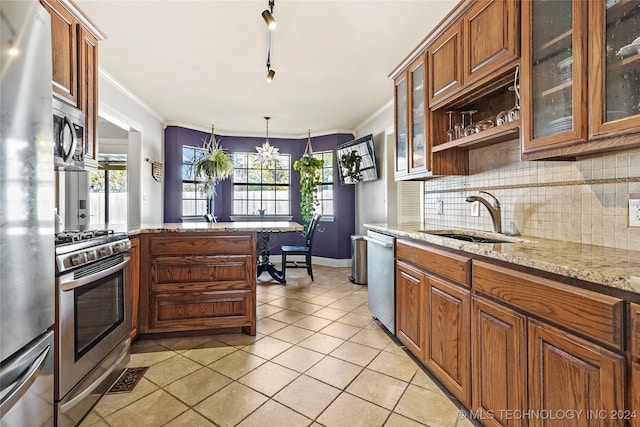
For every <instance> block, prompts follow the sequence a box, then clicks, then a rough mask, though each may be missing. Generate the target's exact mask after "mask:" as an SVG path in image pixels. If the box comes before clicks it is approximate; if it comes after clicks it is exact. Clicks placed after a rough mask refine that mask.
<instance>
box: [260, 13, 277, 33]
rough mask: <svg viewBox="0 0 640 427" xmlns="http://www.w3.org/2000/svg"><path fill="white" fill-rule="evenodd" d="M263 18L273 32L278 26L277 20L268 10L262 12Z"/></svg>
mask: <svg viewBox="0 0 640 427" xmlns="http://www.w3.org/2000/svg"><path fill="white" fill-rule="evenodd" d="M272 9H273V8H272ZM262 18H263V19H264V22H266V23H267V26H268V27H269V29H270V30H273V29H274V28H276V26H277V25H278V24H277V22H276V18H274V17H273V15H272V14H271V12H269V11H268V10H267V9H265V10H264V11H263V12H262Z"/></svg>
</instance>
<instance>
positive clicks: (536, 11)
mask: <svg viewBox="0 0 640 427" xmlns="http://www.w3.org/2000/svg"><path fill="white" fill-rule="evenodd" d="M522 18H523V19H522V76H523V78H522V79H521V82H522V100H523V117H524V119H523V126H522V133H521V135H522V147H523V151H522V153H523V155H522V158H523V159H524V160H537V159H546V158H562V157H570V156H579V155H586V154H593V153H600V152H606V151H613V150H619V149H622V148H630V147H636V146H640V138H639V137H638V134H639V133H640V52H639V51H638V48H639V47H640V39H639V37H640V30H638V28H640V4H639V3H638V1H637V0H610V1H605V0H593V1H589V2H585V1H582V0H573V1H542V0H532V1H526V2H523V3H522ZM636 40H637V42H636V43H635V44H634V41H636Z"/></svg>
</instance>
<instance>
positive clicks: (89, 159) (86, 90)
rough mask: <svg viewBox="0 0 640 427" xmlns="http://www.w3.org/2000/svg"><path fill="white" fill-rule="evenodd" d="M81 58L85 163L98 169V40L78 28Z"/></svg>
mask: <svg viewBox="0 0 640 427" xmlns="http://www.w3.org/2000/svg"><path fill="white" fill-rule="evenodd" d="M78 37H79V42H80V43H79V49H78V52H79V58H78V64H79V66H80V68H81V69H82V70H83V72H82V73H80V74H79V81H80V84H79V87H80V91H79V92H80V109H82V110H83V111H84V113H85V118H86V119H85V127H84V162H85V166H86V167H88V168H93V169H97V168H98V135H97V134H98V130H97V125H98V123H97V121H98V40H97V39H96V38H95V37H94V36H93V35H92V34H91V33H90V32H89V31H87V30H86V29H84V28H83V27H80V26H78Z"/></svg>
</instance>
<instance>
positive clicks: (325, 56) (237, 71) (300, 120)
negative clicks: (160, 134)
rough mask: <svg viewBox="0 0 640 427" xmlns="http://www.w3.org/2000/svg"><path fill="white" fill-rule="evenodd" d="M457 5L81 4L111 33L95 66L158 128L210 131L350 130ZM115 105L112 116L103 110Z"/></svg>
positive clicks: (387, 96)
mask: <svg viewBox="0 0 640 427" xmlns="http://www.w3.org/2000/svg"><path fill="white" fill-rule="evenodd" d="M457 2H458V1H457V0H413V1H403V0H387V1H374V0H339V1H330V0H276V1H275V9H274V13H273V15H274V17H275V18H276V20H277V23H278V27H277V28H276V29H275V30H274V33H273V42H272V53H271V66H272V69H274V70H275V71H276V76H275V79H274V81H273V82H272V83H267V82H266V80H265V76H266V56H267V55H266V50H267V29H266V24H265V22H264V21H263V19H262V17H261V12H262V11H263V10H264V9H266V8H267V6H268V1H267V0H263V1H243V0H199V1H185V0H162V1H161V0H156V1H149V0H127V1H120V0H108V1H107V0H76V3H77V4H78V6H79V7H80V8H81V9H83V10H84V12H85V13H86V14H87V15H88V16H89V17H91V19H92V21H93V22H94V23H95V24H96V25H97V26H98V27H99V28H100V29H101V30H102V31H103V32H104V33H105V34H106V35H107V37H108V38H107V39H106V40H104V41H102V42H101V43H100V53H99V55H100V56H99V61H100V68H101V69H102V70H103V71H105V72H107V73H108V74H109V75H110V76H112V77H113V78H114V79H115V80H117V81H118V82H120V84H122V85H123V86H124V87H125V88H127V89H128V90H129V91H130V92H132V93H133V94H135V95H136V96H137V97H138V98H140V99H141V100H142V101H143V102H144V103H146V104H147V105H148V106H149V107H151V109H153V110H154V111H155V112H157V113H158V114H159V115H160V116H162V118H163V119H164V121H165V123H166V124H178V125H183V126H187V127H191V128H195V129H202V130H205V129H210V128H211V125H212V124H215V129H216V133H219V134H235V135H245V136H251V135H264V132H265V120H264V116H271V117H272V119H271V120H270V122H269V133H270V135H273V136H277V135H282V136H285V135H292V136H293V135H295V136H298V137H299V136H300V135H305V134H306V133H307V129H310V130H311V132H312V134H314V133H323V132H326V131H331V130H349V129H354V128H355V127H356V126H358V125H360V124H361V123H363V122H364V121H365V120H366V119H367V117H370V116H371V115H372V114H373V113H375V112H376V111H377V110H379V109H380V108H381V107H383V106H384V105H385V104H386V103H387V102H389V101H390V100H391V99H392V98H393V83H392V82H391V81H390V80H389V79H388V75H389V73H390V72H391V71H393V69H394V68H395V67H396V66H397V65H398V64H399V63H400V62H402V60H403V59H404V58H405V57H406V56H407V55H408V54H409V53H410V52H411V51H412V50H413V49H414V47H416V46H417V45H418V44H419V43H420V41H422V39H423V38H424V37H425V36H426V35H427V34H428V33H429V32H430V31H431V29H432V28H433V27H434V26H435V25H436V24H437V23H438V22H439V21H440V20H441V19H442V18H443V17H444V16H445V15H446V14H447V13H448V12H449V11H450V10H451V9H452V8H453V7H454V5H455V4H457ZM110 107H115V108H117V106H110Z"/></svg>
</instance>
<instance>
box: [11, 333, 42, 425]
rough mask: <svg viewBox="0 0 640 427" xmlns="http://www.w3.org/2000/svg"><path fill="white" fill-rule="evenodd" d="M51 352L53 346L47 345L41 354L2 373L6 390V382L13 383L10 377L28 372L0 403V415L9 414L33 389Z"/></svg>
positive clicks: (17, 380)
mask: <svg viewBox="0 0 640 427" xmlns="http://www.w3.org/2000/svg"><path fill="white" fill-rule="evenodd" d="M50 351H51V345H47V346H46V347H45V348H44V349H43V350H42V351H41V352H40V353H38V354H36V355H35V356H32V357H30V358H27V359H25V360H19V361H18V362H17V366H9V367H8V368H7V369H6V370H4V372H2V373H1V376H2V377H5V378H2V377H0V382H2V384H3V388H4V382H5V381H11V378H10V377H11V376H12V374H14V373H15V372H16V371H19V372H22V371H25V370H26V372H25V373H24V374H23V375H21V376H20V377H19V378H17V379H16V380H15V381H13V383H14V384H15V386H13V388H12V390H11V391H10V392H9V393H8V394H7V395H6V396H4V397H3V398H2V400H1V401H0V414H6V413H7V412H9V410H10V409H11V408H12V407H13V405H15V404H16V402H17V401H18V400H20V398H21V397H22V396H24V394H25V393H26V392H27V391H28V390H29V387H31V385H32V384H33V383H34V382H35V380H36V379H37V378H38V376H39V375H40V372H41V371H42V368H43V367H44V364H45V361H46V359H47V356H48V355H49V352H50ZM7 377H9V378H7ZM7 388H8V387H7Z"/></svg>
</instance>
